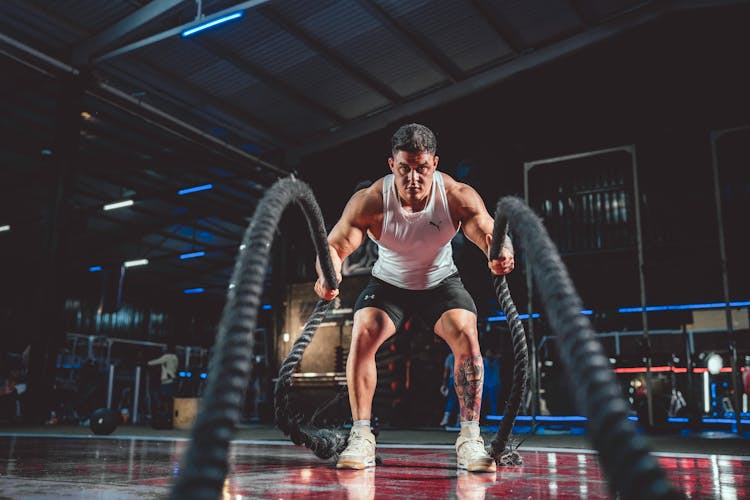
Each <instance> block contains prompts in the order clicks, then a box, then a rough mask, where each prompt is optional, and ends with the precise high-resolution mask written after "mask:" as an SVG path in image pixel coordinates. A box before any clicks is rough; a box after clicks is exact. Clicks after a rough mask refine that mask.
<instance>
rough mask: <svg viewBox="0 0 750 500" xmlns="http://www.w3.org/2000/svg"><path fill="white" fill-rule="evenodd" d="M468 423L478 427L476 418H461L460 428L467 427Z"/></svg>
mask: <svg viewBox="0 0 750 500" xmlns="http://www.w3.org/2000/svg"><path fill="white" fill-rule="evenodd" d="M470 425H476V426H477V427H479V422H477V421H476V420H461V428H462V429H463V428H464V427H468V426H470Z"/></svg>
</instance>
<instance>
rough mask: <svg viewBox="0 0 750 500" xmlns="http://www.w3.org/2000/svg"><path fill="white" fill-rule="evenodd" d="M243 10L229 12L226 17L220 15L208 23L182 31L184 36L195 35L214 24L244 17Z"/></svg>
mask: <svg viewBox="0 0 750 500" xmlns="http://www.w3.org/2000/svg"><path fill="white" fill-rule="evenodd" d="M242 14H243V12H242V11H240V12H235V13H233V14H228V15H226V16H224V17H220V18H218V19H214V20H213V21H209V22H207V23H203V24H199V25H198V26H195V27H194V28H190V29H188V30H185V31H183V32H182V36H183V37H188V36H190V35H194V34H195V33H198V32H199V31H203V30H206V29H208V28H213V27H214V26H216V25H218V24H222V23H225V22H227V21H231V20H232V19H238V18H240V17H242Z"/></svg>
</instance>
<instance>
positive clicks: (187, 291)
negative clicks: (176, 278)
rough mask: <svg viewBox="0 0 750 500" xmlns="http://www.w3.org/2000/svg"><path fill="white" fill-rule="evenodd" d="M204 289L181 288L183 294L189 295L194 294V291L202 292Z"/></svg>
mask: <svg viewBox="0 0 750 500" xmlns="http://www.w3.org/2000/svg"><path fill="white" fill-rule="evenodd" d="M205 291H206V290H205V289H203V288H186V289H185V290H183V293H184V294H185V295H191V294H194V293H203V292H205Z"/></svg>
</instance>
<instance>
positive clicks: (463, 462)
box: [456, 425, 497, 472]
mask: <svg viewBox="0 0 750 500" xmlns="http://www.w3.org/2000/svg"><path fill="white" fill-rule="evenodd" d="M456 459H457V466H458V468H459V469H466V470H467V471H469V472H495V471H496V470H497V466H496V465H495V460H494V459H493V458H492V457H491V456H490V455H489V454H488V453H487V451H485V449H484V441H483V440H482V436H481V435H480V434H479V426H478V425H466V426H464V427H462V428H461V433H460V434H459V435H458V439H457V440H456Z"/></svg>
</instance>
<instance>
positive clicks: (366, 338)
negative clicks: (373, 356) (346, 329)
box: [352, 318, 388, 354]
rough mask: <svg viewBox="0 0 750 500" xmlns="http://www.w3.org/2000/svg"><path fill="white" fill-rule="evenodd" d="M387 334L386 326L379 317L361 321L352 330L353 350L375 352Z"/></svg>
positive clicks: (359, 352)
mask: <svg viewBox="0 0 750 500" xmlns="http://www.w3.org/2000/svg"><path fill="white" fill-rule="evenodd" d="M387 336H388V335H387V331H386V326H385V325H384V324H383V322H382V321H380V320H379V319H378V318H370V319H367V320H365V321H359V322H358V323H357V325H356V328H354V329H353V330H352V351H353V352H356V353H357V354H367V353H371V352H372V353H374V352H375V351H377V350H378V348H379V347H380V345H381V344H382V343H383V342H384V341H385V339H386V338H387Z"/></svg>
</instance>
